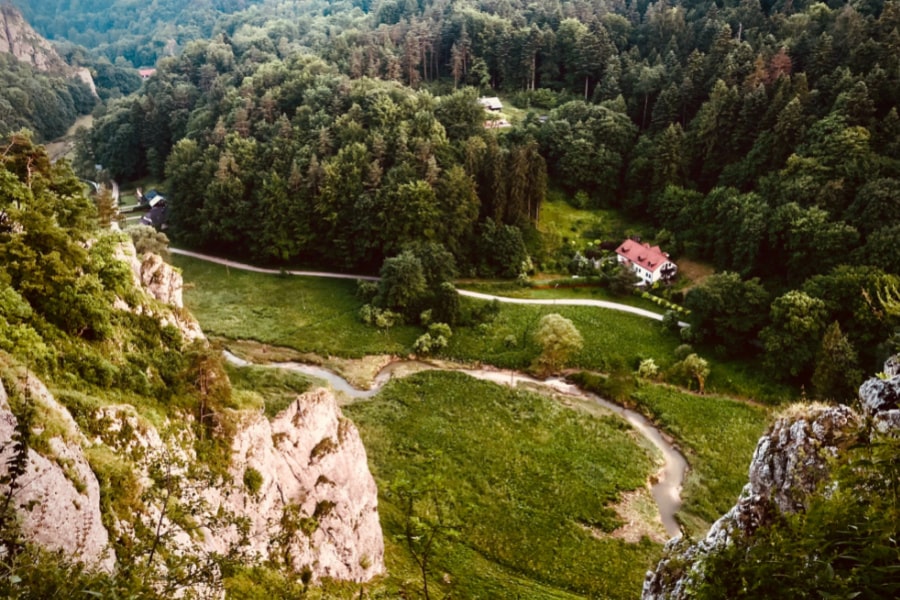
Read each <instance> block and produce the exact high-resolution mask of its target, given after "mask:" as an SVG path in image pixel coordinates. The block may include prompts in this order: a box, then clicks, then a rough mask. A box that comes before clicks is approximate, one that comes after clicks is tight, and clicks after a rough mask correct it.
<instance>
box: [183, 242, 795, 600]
mask: <svg viewBox="0 0 900 600" xmlns="http://www.w3.org/2000/svg"><path fill="white" fill-rule="evenodd" d="M174 261H175V263H176V264H177V266H179V267H180V268H181V269H182V271H183V274H184V278H185V282H186V287H185V303H186V305H187V307H188V308H189V309H190V310H191V311H192V312H193V313H194V314H195V315H196V316H197V318H198V319H199V320H200V323H201V324H202V326H203V327H204V330H205V331H206V332H207V334H211V335H216V336H220V337H223V338H225V339H235V340H236V339H250V340H256V341H258V342H261V343H263V344H268V345H272V346H284V347H288V348H291V349H293V350H295V351H298V352H303V353H315V354H318V355H321V356H323V357H325V356H338V357H347V358H353V357H361V356H364V355H370V354H384V353H389V354H395V355H399V356H405V355H407V354H408V353H409V352H411V350H412V345H413V342H414V341H415V339H416V337H417V336H418V335H420V334H421V332H422V330H421V329H420V328H418V327H411V326H399V327H394V328H392V329H388V330H380V329H376V328H373V327H369V326H366V325H365V324H363V323H362V322H361V321H360V320H359V318H358V317H357V313H358V311H359V308H360V306H361V304H362V303H361V301H360V300H359V299H358V298H357V297H356V296H355V291H356V286H355V283H354V282H352V281H343V280H333V279H320V278H307V277H294V276H277V275H265V274H258V273H247V272H242V271H238V270H235V269H228V268H225V267H222V266H218V265H212V264H208V263H204V262H201V261H198V260H194V259H188V258H185V257H180V256H177V257H175V258H174ZM483 304H484V303H483V302H482V301H478V300H472V299H468V298H463V299H462V306H463V310H464V312H468V311H471V310H472V309H474V308H478V307H479V306H481V307H483ZM548 312H558V313H560V314H562V315H563V316H565V317H567V318H569V319H571V320H572V322H573V323H574V324H575V325H576V327H578V329H579V331H580V332H581V334H582V336H583V338H584V347H583V349H582V350H581V351H580V352H579V353H577V354H576V355H575V356H574V357H572V358H571V360H570V365H571V366H572V367H576V368H583V369H586V370H590V371H595V372H596V371H600V372H603V371H609V370H617V371H618V372H620V373H621V372H622V370H623V369H624V372H626V373H628V372H630V371H633V370H634V369H635V368H636V367H637V364H638V362H639V361H640V360H641V359H643V358H653V359H654V360H655V361H656V362H657V364H659V365H660V367H662V368H663V369H665V368H667V367H669V366H671V364H672V363H673V362H674V358H673V357H672V354H673V350H674V348H675V347H676V346H678V345H679V344H680V343H681V341H680V339H679V338H678V337H677V336H675V335H673V334H672V333H669V332H666V331H664V330H663V329H662V327H661V326H660V324H659V323H658V322H656V321H652V320H649V319H645V318H642V317H638V316H634V315H629V314H626V313H621V312H617V311H612V310H606V309H599V308H590V307H565V306H525V305H509V304H499V305H497V306H496V312H495V314H494V315H493V317H492V318H490V319H488V320H487V321H485V322H483V323H480V324H477V325H472V326H466V327H462V326H460V327H456V328H455V330H454V333H453V336H452V338H451V339H450V344H449V346H448V347H447V348H446V349H445V350H444V351H443V354H442V356H441V357H442V358H449V359H453V360H457V361H460V362H463V363H466V364H473V363H481V364H489V365H495V366H500V367H509V368H517V369H527V368H528V367H529V365H530V364H531V362H532V361H533V360H534V358H535V357H536V356H537V354H538V348H537V346H536V344H535V343H534V341H533V340H532V332H533V331H534V329H535V328H536V327H537V323H538V321H539V320H540V318H541V316H542V315H544V314H546V313H548ZM710 366H711V369H712V373H711V375H710V377H709V379H708V381H707V389H708V390H709V391H710V392H712V393H711V394H710V395H705V396H700V395H696V394H693V393H690V392H687V391H684V390H680V389H678V388H674V387H671V386H666V385H657V384H647V383H645V384H639V385H637V386H636V387H635V388H634V389H633V390H631V391H630V392H628V394H629V401H630V402H632V403H634V404H636V405H637V406H638V407H639V408H640V410H642V411H643V412H645V413H646V414H648V415H649V416H650V417H651V418H652V419H653V420H654V421H655V422H656V423H657V424H658V425H659V426H660V427H661V428H662V429H664V430H665V431H666V432H667V433H669V434H670V435H671V436H672V438H673V439H674V440H675V442H676V443H677V444H678V446H679V447H680V448H681V449H682V451H683V452H684V453H685V455H686V457H687V459H688V462H689V463H690V465H691V468H690V471H689V474H688V478H687V480H686V482H685V487H684V491H683V498H684V501H685V502H684V506H683V509H682V511H681V512H680V513H679V518H680V520H681V522H682V523H683V524H684V525H685V528H686V529H687V531H689V532H692V533H699V532H701V531H702V530H703V528H704V527H705V526H706V525H708V523H710V522H711V521H713V520H714V519H716V518H717V517H718V516H719V515H720V514H721V513H722V512H724V511H725V510H727V509H728V508H729V507H730V506H731V505H732V504H733V503H734V501H735V499H736V498H737V495H738V494H739V493H740V490H741V487H742V486H743V484H744V482H745V481H746V476H747V466H748V465H749V462H750V459H751V456H752V452H753V448H754V446H755V444H756V440H757V439H758V437H759V435H760V434H761V433H762V432H763V430H764V429H765V426H766V423H767V419H768V410H767V409H766V408H764V407H761V406H756V405H751V404H749V403H747V402H742V401H737V400H731V399H728V398H726V397H724V396H721V395H715V394H723V393H724V394H731V395H738V396H743V397H753V398H760V397H762V398H777V397H778V389H776V388H767V387H766V386H767V384H766V383H765V382H764V381H762V380H760V379H759V378H758V376H756V374H755V373H754V370H753V368H752V365H751V366H747V365H744V364H739V363H731V362H722V361H717V360H714V359H710ZM232 376H233V378H234V381H235V387H236V388H238V389H239V390H241V393H243V394H258V395H259V396H261V397H262V399H263V401H264V402H265V406H266V410H267V412H269V413H270V414H271V412H272V411H275V412H277V410H278V408H279V407H280V406H283V404H284V403H285V402H286V401H288V399H289V398H290V396H291V394H292V393H295V392H298V391H301V390H302V389H305V385H307V382H306V381H305V380H303V379H294V378H288V379H284V378H282V377H283V376H281V375H276V374H274V373H272V372H268V371H258V372H257V371H252V370H250V371H247V370H244V369H238V370H236V372H234V373H233V374H232ZM629 377H630V376H629ZM249 400H250V399H249V398H248V401H249ZM345 412H346V414H347V415H348V416H349V417H350V418H351V419H352V420H353V421H354V422H355V423H357V425H358V426H359V428H360V431H361V434H362V436H363V440H364V442H365V445H366V448H367V451H368V455H369V462H370V466H371V468H372V471H373V473H374V475H375V477H376V479H377V481H378V484H379V493H380V507H379V511H380V514H381V520H382V525H383V527H384V530H385V543H386V548H387V553H386V561H387V563H388V570H389V573H390V575H389V577H388V579H387V580H386V583H384V584H383V585H386V586H388V588H390V589H394V590H398V589H401V590H402V589H409V590H420V589H421V587H420V586H421V583H420V581H421V575H420V574H419V573H418V571H417V567H416V564H415V563H414V562H413V561H412V558H411V554H410V552H409V549H408V547H407V545H406V543H405V541H404V539H403V535H402V533H403V523H404V519H405V516H406V515H407V514H408V510H407V509H406V508H404V507H408V504H407V503H406V502H405V501H404V500H403V499H402V498H401V497H400V496H398V494H397V492H396V489H397V488H398V486H400V487H402V485H403V484H405V485H408V486H412V487H413V488H416V487H417V486H418V484H419V483H421V482H426V483H428V484H429V485H432V488H434V486H437V488H438V489H440V490H443V491H444V492H446V493H442V494H440V495H438V500H439V501H440V502H441V503H443V504H441V506H442V507H443V508H442V510H445V511H446V515H448V519H449V520H450V522H452V525H453V531H454V532H455V533H454V535H452V536H449V537H448V539H447V540H446V541H445V542H444V543H442V544H441V545H440V550H439V551H437V552H436V553H435V556H434V562H433V564H432V566H433V571H430V572H432V575H431V577H432V580H433V581H432V583H433V584H434V585H437V586H440V587H442V588H443V589H444V590H445V591H451V592H452V595H454V596H458V597H470V598H494V597H497V598H513V597H522V598H526V597H527V598H568V597H585V596H587V597H602V598H632V597H634V596H635V594H636V590H639V589H640V582H641V580H642V578H643V574H644V572H645V570H646V569H647V568H648V566H649V565H650V564H651V563H652V561H653V559H654V558H655V557H657V556H658V555H659V552H660V550H661V547H660V546H659V545H658V544H655V543H653V542H650V541H649V540H647V539H646V538H645V539H644V541H642V542H639V543H625V542H623V541H621V540H619V539H615V538H612V537H610V536H609V535H608V533H609V532H610V531H612V530H613V529H615V527H616V525H617V518H616V515H615V513H614V512H613V511H611V510H610V508H609V506H610V504H611V503H613V502H615V500H616V498H617V497H618V495H619V493H620V492H622V491H625V490H631V489H637V488H641V487H642V486H644V485H645V482H646V480H647V478H648V477H649V476H650V475H651V474H652V473H653V472H654V471H655V468H654V467H653V465H652V461H651V458H650V455H649V454H648V452H647V451H646V449H645V448H644V447H643V446H642V445H641V444H640V443H639V442H638V441H637V439H638V438H636V435H635V434H634V433H633V432H632V431H631V430H630V428H628V427H627V425H625V424H624V423H623V422H621V421H619V420H618V419H617V418H613V417H603V418H597V417H591V416H587V415H584V414H580V413H578V412H576V411H575V410H573V409H570V408H564V407H563V406H562V405H560V404H558V403H556V402H554V401H551V400H548V399H546V398H543V397H540V396H536V395H534V394H529V393H525V392H522V391H511V390H507V389H504V388H502V387H499V386H496V385H493V384H489V383H484V382H478V381H475V380H473V379H470V378H468V377H467V376H465V375H463V374H460V373H449V372H428V373H420V374H418V375H414V376H411V377H409V378H407V379H403V380H396V381H393V382H392V383H391V384H389V385H388V386H387V387H386V388H385V389H384V390H383V391H382V392H381V393H380V394H379V395H378V396H376V398H375V399H374V400H372V401H368V402H364V403H360V404H354V405H351V406H348V407H345ZM426 487H427V486H426ZM420 491H421V490H420ZM445 574H446V575H445ZM379 585H381V584H379ZM410 593H411V594H412V593H415V592H410Z"/></svg>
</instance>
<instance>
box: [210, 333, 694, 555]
mask: <svg viewBox="0 0 900 600" xmlns="http://www.w3.org/2000/svg"><path fill="white" fill-rule="evenodd" d="M225 358H226V360H228V362H230V363H232V364H235V365H238V366H246V365H250V364H253V363H249V362H247V361H245V360H243V359H241V358H238V357H237V356H235V355H234V354H232V353H230V352H228V351H227V350H226V351H225ZM265 366H268V367H272V368H279V369H288V370H291V371H296V372H298V373H303V374H304V375H309V376H311V377H315V378H317V379H321V380H325V381H327V382H328V384H329V385H330V386H331V387H332V388H333V389H334V390H335V391H336V392H341V393H342V394H344V395H346V396H347V397H348V398H350V399H352V400H359V399H366V398H371V397H372V396H374V395H375V394H377V393H378V392H380V391H381V388H382V387H384V385H385V384H386V383H387V382H388V381H389V380H390V379H391V378H392V377H395V376H396V377H406V376H408V375H411V374H413V373H416V372H419V371H425V370H435V369H438V368H439V367H435V366H433V365H429V364H428V363H424V362H419V361H410V360H401V361H395V362H392V363H390V364H389V365H387V366H386V367H384V368H383V369H382V370H381V371H380V372H379V373H378V374H377V375H376V377H375V379H374V381H373V384H372V387H371V388H369V389H367V390H360V389H357V388H355V387H353V386H352V385H350V383H349V382H348V381H347V380H346V379H344V378H343V377H341V376H340V375H338V374H337V373H335V372H333V371H330V370H328V369H326V368H324V367H320V366H317V365H309V364H305V363H298V362H283V363H269V364H267V365H265ZM454 370H456V371H460V372H462V373H466V374H467V375H469V376H471V377H475V378H476V379H481V380H484V381H490V382H493V383H497V384H500V385H507V386H510V387H516V386H518V385H519V384H527V385H530V386H534V387H538V388H544V389H547V390H550V391H553V392H555V393H557V394H561V395H564V396H569V397H571V398H578V399H586V400H589V401H590V402H592V403H594V404H596V405H598V406H601V407H603V408H605V409H606V410H608V411H610V412H614V413H616V414H618V415H620V416H621V417H622V418H623V419H625V420H626V421H627V422H628V423H629V424H630V425H631V426H632V427H634V429H635V430H636V431H637V432H638V433H639V434H641V435H642V436H644V438H645V439H647V440H648V441H649V442H650V443H651V444H653V445H654V446H655V447H656V448H658V449H659V451H660V452H661V453H662V455H663V459H664V464H663V466H662V468H661V469H660V471H659V473H657V476H656V478H655V481H654V482H653V483H652V485H651V488H650V491H651V493H652V495H653V499H654V501H655V502H656V505H657V506H658V508H659V514H660V517H661V518H662V523H663V526H664V527H665V529H666V533H667V534H668V535H669V536H670V537H675V536H678V535H680V534H681V529H680V527H679V526H678V522H677V521H676V520H675V513H677V512H678V510H679V509H680V508H681V486H682V484H683V482H684V476H685V473H686V471H687V467H688V464H687V460H685V458H684V456H683V455H682V454H681V453H680V452H679V451H678V450H677V449H676V448H675V447H674V446H673V445H672V444H671V443H670V442H669V441H668V440H667V439H666V437H665V436H664V435H663V434H662V432H661V431H660V430H659V429H657V428H656V427H655V426H654V425H653V424H652V423H651V422H650V421H649V420H648V419H647V418H646V417H644V416H643V415H641V414H639V413H637V412H635V411H633V410H630V409H627V408H624V407H622V406H619V405H618V404H614V403H613V402H610V401H608V400H606V399H604V398H601V397H600V396H597V395H596V394H592V393H590V392H585V391H584V390H582V389H581V388H579V387H578V386H576V385H573V384H571V383H568V382H566V381H563V380H562V379H546V380H541V379H536V378H534V377H530V376H528V375H525V374H523V373H520V372H518V371H509V370H492V369H465V368H459V369H454Z"/></svg>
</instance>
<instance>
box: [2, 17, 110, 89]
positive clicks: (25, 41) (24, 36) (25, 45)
mask: <svg viewBox="0 0 900 600" xmlns="http://www.w3.org/2000/svg"><path fill="white" fill-rule="evenodd" d="M0 52H5V53H8V54H12V55H13V56H15V57H16V60H18V61H19V62H23V63H26V64H29V65H31V66H32V67H33V68H35V69H37V70H38V71H46V72H48V73H52V74H55V75H61V76H65V77H71V78H77V79H80V80H81V81H83V82H84V83H86V84H87V86H88V87H89V88H90V89H91V91H92V92H93V93H94V95H95V96H96V95H97V89H96V87H95V85H94V78H93V77H92V76H91V72H90V71H88V70H87V69H84V68H81V69H76V68H73V67H70V66H69V65H68V64H66V61H64V60H63V59H62V57H61V56H60V55H59V53H58V52H57V51H56V50H55V49H54V48H53V46H52V45H51V44H50V42H48V41H47V40H46V39H44V38H43V37H42V36H41V35H40V34H38V33H37V32H36V31H35V30H34V29H32V27H31V25H29V24H28V23H27V22H26V21H25V19H24V18H23V17H22V14H21V13H20V12H19V11H18V10H16V9H15V8H13V7H12V6H10V5H8V4H0Z"/></svg>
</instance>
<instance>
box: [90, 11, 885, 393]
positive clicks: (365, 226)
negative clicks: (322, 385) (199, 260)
mask: <svg viewBox="0 0 900 600" xmlns="http://www.w3.org/2000/svg"><path fill="white" fill-rule="evenodd" d="M231 8H234V9H236V8H240V7H231ZM223 12H224V9H223ZM898 27H900V3H898V2H885V3H880V2H875V3H865V4H863V3H850V4H846V5H840V6H838V5H835V6H829V5H826V4H822V3H815V4H813V3H805V2H799V3H786V4H781V3H774V4H769V3H765V4H760V3H758V2H756V1H753V0H747V1H745V2H741V3H728V2H726V3H723V4H721V5H718V4H712V3H710V4H702V5H701V4H699V3H674V4H673V3H669V2H657V3H649V4H643V3H637V4H620V3H615V2H594V3H587V2H565V3H559V2H541V3H529V4H526V3H516V2H504V3H491V2H467V3H457V2H454V3H447V2H436V3H424V4H422V5H417V4H414V3H399V2H393V1H384V2H379V3H375V4H372V5H365V6H357V5H353V4H340V3H339V4H324V3H315V2H312V3H308V4H302V5H300V4H297V3H294V2H285V1H277V0H271V1H268V2H263V3H260V4H259V5H255V6H252V7H248V8H246V9H245V10H237V11H236V12H234V13H233V14H231V15H230V16H227V17H226V16H223V17H221V19H220V20H219V25H217V26H216V31H217V33H216V34H215V36H214V39H212V40H209V41H198V42H193V43H189V44H188V45H187V46H186V47H185V49H184V51H183V52H182V53H181V54H179V55H178V56H177V57H172V58H166V59H164V60H162V61H161V62H160V64H159V67H160V68H159V72H158V74H157V76H156V78H155V79H154V80H152V81H151V82H150V84H149V85H148V86H147V88H146V89H145V90H144V92H143V93H142V95H140V96H138V97H135V98H128V99H124V100H123V101H121V102H117V103H112V104H110V106H109V107H108V111H107V114H106V116H105V117H104V118H103V119H102V120H101V121H100V122H99V124H98V126H97V127H96V128H95V130H94V139H93V151H94V156H92V157H91V160H92V161H95V162H98V163H102V164H103V165H105V166H106V167H107V168H108V169H109V171H110V172H111V174H112V175H113V176H114V177H120V178H126V179H127V178H136V177H141V176H144V175H146V174H151V175H153V176H154V177H157V178H159V177H163V176H166V177H168V180H169V185H170V187H171V189H170V196H171V198H172V199H173V200H174V202H173V205H172V221H173V222H172V227H173V232H174V233H175V235H176V237H179V239H181V240H182V241H183V242H186V243H190V244H193V245H195V246H199V247H206V248H210V249H214V250H216V251H224V252H228V253H230V254H233V255H243V256H248V257H250V258H252V259H255V260H266V261H286V262H297V261H300V262H306V263H317V264H323V265H325V264H327V265H337V266H342V267H345V268H356V269H370V270H371V269H374V268H377V266H378V265H379V264H380V262H381V260H382V258H384V257H386V256H390V255H392V254H395V253H396V252H397V251H398V250H399V249H400V248H401V247H402V246H403V244H404V243H406V242H412V241H429V242H437V243H441V244H443V245H444V246H445V247H447V248H448V249H449V250H450V251H451V252H452V253H453V254H454V256H455V258H456V260H457V262H458V263H459V264H460V265H461V267H462V272H463V273H471V274H482V275H491V274H498V275H506V276H515V275H516V274H518V273H520V272H521V271H522V268H523V264H524V265H525V266H528V262H527V260H526V259H527V256H526V255H525V251H524V249H525V248H528V249H530V250H531V251H532V253H533V254H534V253H538V254H540V252H541V250H540V241H539V239H538V237H536V234H535V233H534V231H533V222H534V219H535V217H536V216H537V214H538V213H539V210H540V203H541V200H542V198H543V181H544V164H546V170H547V173H548V176H549V181H550V183H551V185H553V186H555V187H558V188H562V189H564V190H567V191H568V192H569V193H571V194H574V193H575V192H579V194H578V197H579V198H580V199H581V202H582V203H583V204H585V205H586V206H587V207H591V206H593V207H605V208H613V209H617V210H619V211H621V212H622V213H624V214H628V215H631V216H632V217H634V218H637V219H639V220H641V221H643V222H646V223H647V224H648V225H649V226H651V227H654V228H655V231H656V235H655V238H656V240H657V241H659V242H662V243H663V244H664V245H665V246H666V248H667V249H669V250H670V251H672V252H673V253H674V255H675V256H676V257H678V256H690V257H693V258H696V259H701V260H704V261H708V262H710V263H712V265H713V266H715V268H716V269H717V270H719V271H723V272H724V271H728V272H731V273H733V274H730V275H729V274H723V275H717V276H716V277H715V278H713V279H711V280H710V281H709V282H708V284H707V285H705V286H704V287H702V288H699V289H698V290H697V291H696V292H695V293H692V294H690V298H689V300H688V308H691V309H692V310H693V316H692V322H693V324H694V325H695V327H693V328H692V331H691V334H690V336H691V337H690V341H692V342H696V343H702V344H705V345H707V346H708V347H710V348H714V349H715V350H717V351H718V352H720V353H723V354H744V355H746V354H753V353H755V352H757V351H758V350H759V349H762V348H765V350H766V353H767V354H769V355H770V357H771V360H770V363H771V367H772V370H773V372H774V373H775V374H776V375H777V376H779V377H782V378H785V379H788V380H794V381H806V382H808V381H809V380H810V379H811V377H812V375H813V371H814V370H815V366H816V364H817V362H818V363H821V362H822V361H821V360H818V361H817V355H819V359H821V356H822V355H821V352H822V342H823V340H824V339H825V338H826V335H825V333H826V327H827V326H828V324H829V323H831V324H833V323H838V325H837V326H835V327H836V328H835V327H833V328H832V330H831V333H832V335H831V337H830V338H829V339H831V340H832V341H833V342H834V343H833V344H832V346H833V348H840V347H843V346H841V344H840V343H838V342H840V341H841V340H846V339H847V338H849V343H850V348H851V350H852V352H851V354H849V355H847V356H845V357H844V358H845V359H846V362H847V365H849V366H848V368H847V369H844V371H845V372H848V373H854V377H853V378H851V379H852V380H855V379H858V371H855V370H854V369H855V368H856V366H857V365H860V366H863V367H865V368H870V369H871V368H875V366H876V365H877V364H878V361H879V360H880V359H883V357H884V355H885V353H886V352H887V351H888V350H889V347H890V345H891V343H890V342H886V337H887V336H888V335H889V332H890V329H889V328H888V327H887V326H886V325H885V323H883V322H881V321H879V320H878V318H877V314H878V311H877V307H876V304H875V303H876V297H877V296H878V294H879V293H880V292H881V291H883V290H884V289H886V288H888V287H890V286H891V285H896V279H894V278H893V277H894V276H895V275H896V274H897V273H898V272H900V246H898V245H897V244H896V243H895V240H896V239H897V238H898V236H900V212H898V211H900V208H898V207H900V202H898V193H900V192H898V189H900V186H898V181H900V179H898V178H900V141H898V140H900V116H898V108H897V105H898V101H900V52H898V50H900V31H898ZM310 54H314V55H317V58H312V57H311V56H309V55H310ZM468 86H471V87H468ZM473 88H474V89H473ZM497 92H500V93H502V94H504V98H505V99H509V100H511V101H512V102H513V103H514V104H516V105H517V106H519V107H520V108H522V109H525V111H528V115H529V116H527V117H525V118H524V120H522V121H520V122H518V123H517V124H516V126H515V127H513V128H512V129H508V130H504V131H502V132H500V133H497V132H495V131H493V130H485V129H484V128H483V127H482V121H483V120H484V119H485V118H486V117H485V116H484V114H483V113H482V112H480V109H479V108H478V106H477V105H476V104H475V97H476V96H477V95H478V94H495V93H497ZM523 242H524V246H523ZM567 251H568V252H572V251H573V250H571V249H568V250H567ZM755 278H759V279H758V280H757V279H755ZM773 301H774V303H773ZM770 306H771V309H770ZM806 314H813V315H815V318H810V319H808V320H804V317H803V315H806ZM851 367H852V368H851ZM822 377H823V378H824V379H822V380H821V381H825V380H826V379H828V378H827V377H826V376H825V375H822ZM822 385H823V386H824V383H823V384H822ZM848 386H849V387H852V385H850V384H844V386H843V387H842V389H843V390H845V391H846V389H847V388H848ZM820 387H821V386H820ZM823 393H824V391H823ZM842 393H844V392H842Z"/></svg>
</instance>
